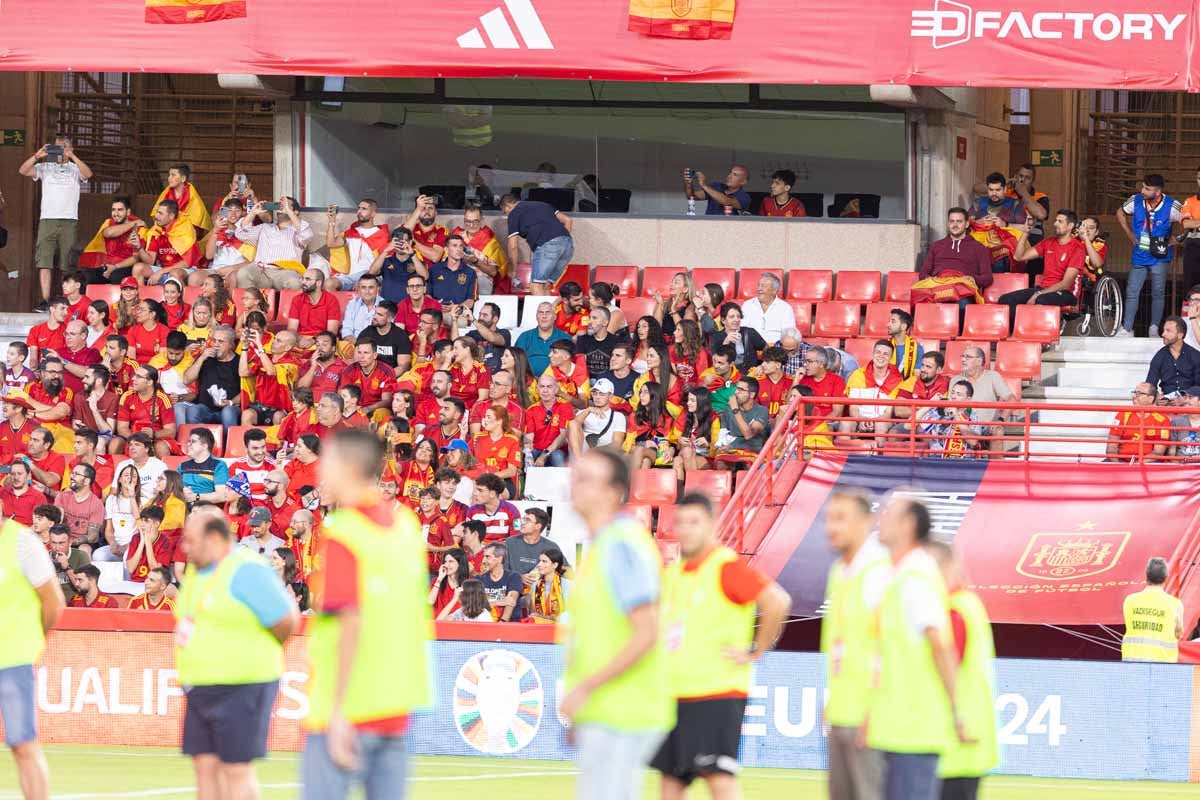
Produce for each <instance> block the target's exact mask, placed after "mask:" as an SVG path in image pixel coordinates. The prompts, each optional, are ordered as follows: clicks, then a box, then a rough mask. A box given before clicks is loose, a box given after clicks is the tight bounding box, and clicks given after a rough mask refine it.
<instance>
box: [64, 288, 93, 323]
mask: <svg viewBox="0 0 1200 800" xmlns="http://www.w3.org/2000/svg"><path fill="white" fill-rule="evenodd" d="M67 302H68V303H70V305H68V306H67V322H73V321H74V320H77V319H81V320H83V321H84V322H87V310H88V306H90V305H91V304H92V298H90V297H88V296H87V295H86V294H81V295H79V299H78V300H76V301H75V302H74V303H71V302H70V301H69V300H68V301H67ZM64 327H65V326H64Z"/></svg>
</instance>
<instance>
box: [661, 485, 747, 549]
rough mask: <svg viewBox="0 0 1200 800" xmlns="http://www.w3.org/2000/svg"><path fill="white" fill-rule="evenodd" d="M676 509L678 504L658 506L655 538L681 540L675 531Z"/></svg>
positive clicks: (670, 540) (669, 540)
mask: <svg viewBox="0 0 1200 800" xmlns="http://www.w3.org/2000/svg"><path fill="white" fill-rule="evenodd" d="M706 471H708V470H706ZM729 474H730V475H732V474H733V473H732V472H731V473H729ZM675 510H676V506H659V507H658V522H657V523H656V524H655V526H654V538H655V539H658V540H660V541H667V542H678V541H679V536H678V535H677V534H676V533H675Z"/></svg>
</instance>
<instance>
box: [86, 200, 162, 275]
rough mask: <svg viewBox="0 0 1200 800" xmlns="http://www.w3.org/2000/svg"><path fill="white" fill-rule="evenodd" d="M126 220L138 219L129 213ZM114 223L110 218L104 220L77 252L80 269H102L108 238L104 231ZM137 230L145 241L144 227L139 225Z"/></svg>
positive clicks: (106, 252)
mask: <svg viewBox="0 0 1200 800" xmlns="http://www.w3.org/2000/svg"><path fill="white" fill-rule="evenodd" d="M126 221H127V222H138V221H139V220H138V218H137V217H135V216H133V215H132V214H130V215H129V219H128V220H126ZM114 224H115V223H114V222H113V221H112V219H106V220H104V224H103V225H101V226H100V229H99V230H98V231H96V235H95V236H93V237H92V240H91V241H90V242H88V243H87V247H85V248H83V252H82V253H80V254H79V268H80V269H103V268H104V263H105V260H106V257H107V255H108V247H107V243H108V240H107V239H105V238H104V232H105V231H106V230H108V229H109V227H111V226H112V225H114ZM121 224H122V225H124V224H125V223H121ZM137 231H138V235H139V236H140V237H142V240H143V241H145V237H146V228H144V227H141V228H138V229H137Z"/></svg>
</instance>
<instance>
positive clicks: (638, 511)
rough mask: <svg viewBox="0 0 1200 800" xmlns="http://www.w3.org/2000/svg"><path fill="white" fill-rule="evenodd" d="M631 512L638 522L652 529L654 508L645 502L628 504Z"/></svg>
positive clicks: (647, 528)
mask: <svg viewBox="0 0 1200 800" xmlns="http://www.w3.org/2000/svg"><path fill="white" fill-rule="evenodd" d="M628 508H629V513H630V514H631V515H632V516H633V518H634V519H636V520H637V521H638V522H640V523H642V524H643V525H645V526H646V530H650V523H651V520H652V519H653V516H654V509H653V508H652V507H651V506H648V505H645V504H637V505H632V504H631V505H630V506H628Z"/></svg>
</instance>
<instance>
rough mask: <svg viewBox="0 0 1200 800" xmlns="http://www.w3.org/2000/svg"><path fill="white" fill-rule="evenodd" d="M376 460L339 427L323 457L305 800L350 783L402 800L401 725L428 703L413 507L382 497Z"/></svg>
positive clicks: (422, 562)
mask: <svg viewBox="0 0 1200 800" xmlns="http://www.w3.org/2000/svg"><path fill="white" fill-rule="evenodd" d="M384 458H385V455H384V446H383V442H381V441H379V438H378V437H376V436H375V434H374V433H372V432H371V431H368V430H365V429H343V430H338V431H336V432H335V433H334V434H333V435H332V436H331V437H330V438H329V439H327V440H326V441H325V442H324V443H323V446H322V450H321V491H322V493H323V496H324V497H325V499H326V500H327V501H329V502H330V503H331V504H333V505H335V506H337V510H336V511H333V512H331V513H330V514H329V516H328V517H326V519H325V521H324V523H323V525H322V534H321V535H322V543H321V548H322V551H323V556H322V557H321V559H320V560H321V562H322V564H323V566H322V568H321V572H319V573H318V574H317V576H315V581H316V582H317V584H318V585H319V586H320V591H316V592H314V594H316V595H317V596H319V598H320V599H319V602H318V604H317V606H316V609H315V611H316V617H315V623H314V625H313V630H312V639H311V640H310V642H309V657H310V660H311V662H312V684H311V686H310V688H309V698H310V701H311V703H312V706H311V710H310V711H309V715H308V719H307V721H306V723H305V727H307V728H308V730H309V736H308V742H307V744H306V745H305V749H304V770H303V774H304V792H303V797H304V798H307V800H336V799H337V798H344V797H346V796H347V795H348V794H349V792H350V789H351V786H352V784H354V783H362V784H363V787H364V789H365V791H366V796H367V800H382V799H383V798H403V797H404V796H405V791H406V783H407V777H408V766H407V765H408V756H407V753H406V750H405V745H404V734H405V732H406V730H407V728H408V717H409V714H410V713H411V712H412V711H413V710H414V709H417V708H420V707H423V706H427V705H429V703H430V702H431V695H430V676H429V667H428V664H429V659H428V658H427V655H428V653H427V651H428V649H429V642H430V639H431V638H432V634H433V616H432V613H431V611H430V608H429V603H428V602H426V597H425V596H426V593H427V591H428V586H429V573H428V572H427V570H426V555H425V538H424V537H423V536H422V534H421V523H420V521H419V520H418V519H417V517H416V515H415V514H414V513H413V512H412V511H411V510H410V509H408V508H407V507H405V506H402V505H400V504H398V503H385V502H384V501H383V498H382V497H381V496H380V494H379V491H378V489H377V488H376V484H377V481H378V478H379V474H380V472H381V471H382V470H383V464H384ZM399 620H403V621H404V622H403V624H400V625H398V624H397V621H399Z"/></svg>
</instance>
